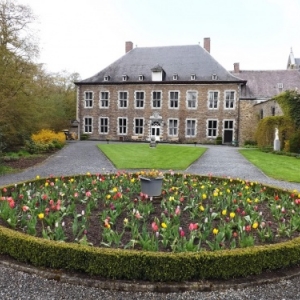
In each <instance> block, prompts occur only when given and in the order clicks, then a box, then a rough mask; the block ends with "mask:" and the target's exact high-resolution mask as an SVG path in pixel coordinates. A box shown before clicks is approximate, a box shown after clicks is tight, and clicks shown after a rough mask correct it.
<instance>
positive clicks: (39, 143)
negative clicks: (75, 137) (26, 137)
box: [26, 129, 66, 153]
mask: <svg viewBox="0 0 300 300" xmlns="http://www.w3.org/2000/svg"><path fill="white" fill-rule="evenodd" d="M65 143H66V136H65V134H64V133H63V132H58V133H57V132H54V131H52V130H49V129H42V130H41V131H39V132H38V133H36V134H32V136H31V141H28V142H27V143H26V150H27V151H29V152H30V153H41V152H48V151H51V150H53V149H61V148H62V147H63V146H64V145H65Z"/></svg>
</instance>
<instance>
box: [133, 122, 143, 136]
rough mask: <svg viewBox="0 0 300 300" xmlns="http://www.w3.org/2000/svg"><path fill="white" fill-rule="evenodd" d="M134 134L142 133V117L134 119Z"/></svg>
mask: <svg viewBox="0 0 300 300" xmlns="http://www.w3.org/2000/svg"><path fill="white" fill-rule="evenodd" d="M134 134H138V135H143V134H144V119H143V118H136V119H134Z"/></svg>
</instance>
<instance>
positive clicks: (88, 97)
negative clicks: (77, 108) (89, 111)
mask: <svg viewBox="0 0 300 300" xmlns="http://www.w3.org/2000/svg"><path fill="white" fill-rule="evenodd" d="M93 99H94V93H93V92H84V107H85V108H91V107H93Z"/></svg>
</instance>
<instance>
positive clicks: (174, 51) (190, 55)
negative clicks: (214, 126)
mask: <svg viewBox="0 0 300 300" xmlns="http://www.w3.org/2000/svg"><path fill="white" fill-rule="evenodd" d="M157 66H160V67H162V69H163V70H164V72H165V74H164V75H165V76H164V81H173V75H174V74H177V75H178V80H177V82H180V81H190V80H191V75H192V74H195V75H196V80H195V81H212V75H213V74H216V75H217V78H218V79H217V81H234V82H239V81H240V79H239V78H236V77H234V76H233V75H232V74H230V73H229V72H228V71H227V70H226V69H225V68H224V67H222V66H221V65H220V64H219V63H218V62H217V61H216V60H215V59H214V58H213V57H212V56H211V55H210V53H208V52H207V51H206V50H205V49H203V48H202V47H201V46H199V45H190V46H167V47H141V48H134V49H132V50H131V51H129V52H127V53H126V54H125V55H124V56H122V57H121V58H120V59H118V60H117V61H115V62H114V63H112V64H111V65H109V66H108V67H106V68H105V69H103V70H102V71H100V72H99V73H97V74H96V75H94V76H92V77H90V78H88V79H85V80H82V81H81V82H80V83H102V82H104V76H107V75H108V76H110V82H121V81H122V75H127V76H128V79H127V81H128V82H137V81H138V76H139V75H143V76H144V81H152V72H151V69H153V68H154V67H157ZM214 81H215V80H214ZM80 83H79V84H80Z"/></svg>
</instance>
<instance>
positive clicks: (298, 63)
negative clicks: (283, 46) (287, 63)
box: [295, 58, 300, 68]
mask: <svg viewBox="0 0 300 300" xmlns="http://www.w3.org/2000/svg"><path fill="white" fill-rule="evenodd" d="M295 64H296V65H297V66H298V68H300V58H295Z"/></svg>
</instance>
